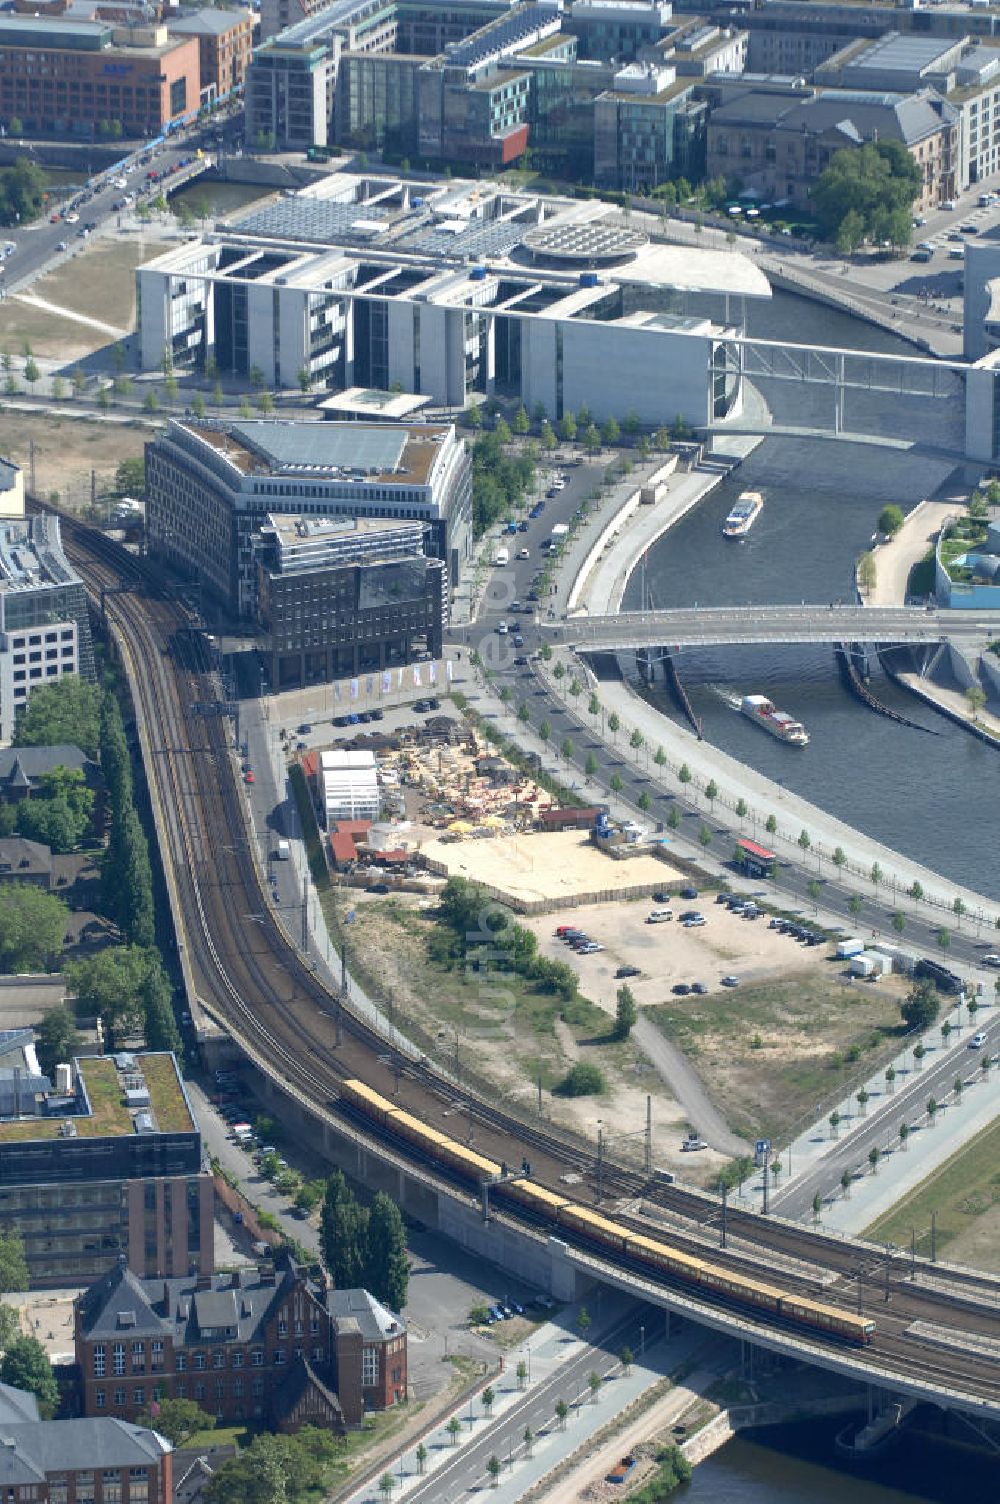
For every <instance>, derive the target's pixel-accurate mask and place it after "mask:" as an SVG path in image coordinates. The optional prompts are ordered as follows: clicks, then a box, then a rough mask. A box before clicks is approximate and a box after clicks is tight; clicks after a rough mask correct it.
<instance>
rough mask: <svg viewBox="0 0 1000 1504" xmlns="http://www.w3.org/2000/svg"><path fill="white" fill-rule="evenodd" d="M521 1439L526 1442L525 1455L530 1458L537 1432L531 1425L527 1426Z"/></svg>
mask: <svg viewBox="0 0 1000 1504" xmlns="http://www.w3.org/2000/svg"><path fill="white" fill-rule="evenodd" d="M521 1439H522V1441H523V1442H524V1455H525V1456H526V1457H529V1458H530V1456H531V1449H532V1447H533V1446H534V1444H535V1433H534V1431H533V1430H532V1429H531V1427H530V1426H525V1428H524V1435H523V1436H522V1438H521Z"/></svg>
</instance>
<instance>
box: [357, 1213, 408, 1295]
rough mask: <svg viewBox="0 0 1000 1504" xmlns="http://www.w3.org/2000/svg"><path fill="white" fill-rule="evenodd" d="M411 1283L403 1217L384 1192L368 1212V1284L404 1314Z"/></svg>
mask: <svg viewBox="0 0 1000 1504" xmlns="http://www.w3.org/2000/svg"><path fill="white" fill-rule="evenodd" d="M409 1283H410V1263H409V1260H408V1258H407V1256H406V1229H405V1227H404V1225H403V1215H402V1213H401V1211H400V1210H399V1207H398V1206H397V1205H396V1203H395V1202H394V1201H392V1200H390V1198H389V1197H388V1196H386V1195H385V1193H384V1192H382V1191H380V1192H379V1193H378V1195H377V1196H376V1197H375V1200H374V1201H373V1202H372V1205H371V1210H370V1211H369V1213H368V1240H367V1256H366V1262H365V1275H364V1285H365V1288H366V1289H367V1290H370V1291H371V1293H372V1294H373V1295H374V1296H375V1298H376V1300H380V1301H381V1302H382V1304H383V1305H386V1306H388V1307H389V1309H390V1310H392V1311H401V1310H402V1309H403V1307H404V1306H405V1305H406V1294H407V1289H408V1287H409Z"/></svg>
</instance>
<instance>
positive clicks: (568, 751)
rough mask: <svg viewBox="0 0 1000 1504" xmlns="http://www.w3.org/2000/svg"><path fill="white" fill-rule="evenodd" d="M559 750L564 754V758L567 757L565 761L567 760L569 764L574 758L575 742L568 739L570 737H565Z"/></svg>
mask: <svg viewBox="0 0 1000 1504" xmlns="http://www.w3.org/2000/svg"><path fill="white" fill-rule="evenodd" d="M559 750H560V752H561V753H562V755H563V757H565V759H566V761H567V762H569V761H571V759H572V757H573V741H572V738H571V737H568V736H564V737H563V742H562V746H561V747H560V749H559Z"/></svg>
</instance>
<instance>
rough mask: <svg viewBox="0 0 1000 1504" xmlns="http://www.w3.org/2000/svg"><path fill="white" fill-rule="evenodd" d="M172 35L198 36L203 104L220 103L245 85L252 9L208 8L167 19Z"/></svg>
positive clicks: (251, 32)
mask: <svg viewBox="0 0 1000 1504" xmlns="http://www.w3.org/2000/svg"><path fill="white" fill-rule="evenodd" d="M166 26H167V30H168V31H169V33H170V35H171V36H172V37H196V38H197V41H198V54H199V58H200V65H201V101H202V104H218V103H219V102H220V101H221V100H223V99H228V98H229V96H230V95H231V94H234V93H239V92H240V91H241V90H242V88H243V80H244V79H245V77H246V71H247V68H248V67H249V65H250V59H251V57H252V56H253V31H254V13H253V11H252V10H215V9H213V8H208V9H205V10H196V11H194V12H193V13H190V14H181V15H179V16H178V17H177V18H176V20H175V19H172V18H170V17H168V18H167V21H166Z"/></svg>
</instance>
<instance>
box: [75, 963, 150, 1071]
mask: <svg viewBox="0 0 1000 1504" xmlns="http://www.w3.org/2000/svg"><path fill="white" fill-rule="evenodd" d="M153 954H154V955H155V952H154V953H153ZM157 960H158V957H157ZM149 968H150V952H149V951H147V950H145V949H143V948H142V947H141V946H137V945H119V946H115V947H111V948H109V949H107V950H102V951H98V952H97V953H96V954H95V955H92V956H87V957H86V958H85V959H84V960H82V961H73V962H71V963H70V964H69V965H68V966H66V968H65V973H66V985H67V987H68V988H69V990H70V992H72V993H73V994H74V996H75V997H76V999H77V1003H78V1006H79V1010H80V1011H81V1012H82V1013H86V1014H96V1015H97V1016H98V1017H99V1018H100V1020H101V1024H102V1027H103V1029H104V1034H105V1038H106V1040H107V1042H108V1045H109V1048H114V1046H115V1044H116V1043H117V1041H118V1040H120V1039H121V1038H123V1037H124V1036H126V1035H131V1034H138V1033H141V1032H142V1030H143V1027H144V1024H145V1014H144V1010H143V989H144V986H145V983H146V980H147V978H148V976H149Z"/></svg>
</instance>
